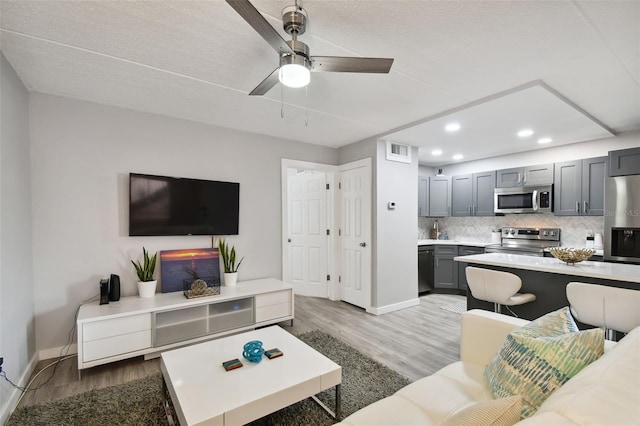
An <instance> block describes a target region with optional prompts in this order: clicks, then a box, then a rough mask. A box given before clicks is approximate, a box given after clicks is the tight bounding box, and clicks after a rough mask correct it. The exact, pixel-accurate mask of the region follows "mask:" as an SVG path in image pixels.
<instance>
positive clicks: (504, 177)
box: [496, 163, 553, 188]
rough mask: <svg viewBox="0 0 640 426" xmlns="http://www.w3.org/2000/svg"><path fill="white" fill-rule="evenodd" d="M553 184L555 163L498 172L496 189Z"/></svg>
mask: <svg viewBox="0 0 640 426" xmlns="http://www.w3.org/2000/svg"><path fill="white" fill-rule="evenodd" d="M551 184H553V163H550V164H540V165H537V166H527V167H514V168H511V169H502V170H498V171H497V172H496V188H512V187H514V186H525V185H529V186H533V185H551Z"/></svg>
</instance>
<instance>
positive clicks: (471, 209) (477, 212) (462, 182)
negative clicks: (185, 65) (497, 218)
mask: <svg viewBox="0 0 640 426" xmlns="http://www.w3.org/2000/svg"><path fill="white" fill-rule="evenodd" d="M495 183H496V172H495V171H490V172H483V173H473V174H468V175H460V176H454V177H453V178H452V182H451V216H493V215H494V213H493V189H494V188H495Z"/></svg>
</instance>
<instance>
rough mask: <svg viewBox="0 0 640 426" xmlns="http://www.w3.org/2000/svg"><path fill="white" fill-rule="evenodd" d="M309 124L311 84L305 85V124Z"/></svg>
mask: <svg viewBox="0 0 640 426" xmlns="http://www.w3.org/2000/svg"><path fill="white" fill-rule="evenodd" d="M308 125H309V86H304V126H305V127H307V126H308Z"/></svg>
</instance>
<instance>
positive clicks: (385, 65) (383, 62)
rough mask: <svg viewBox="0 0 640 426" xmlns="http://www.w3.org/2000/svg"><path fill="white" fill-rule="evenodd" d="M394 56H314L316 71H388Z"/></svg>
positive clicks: (312, 63)
mask: <svg viewBox="0 0 640 426" xmlns="http://www.w3.org/2000/svg"><path fill="white" fill-rule="evenodd" d="M391 64H393V58H356V57H342V56H312V57H311V71H314V72H368V73H388V72H389V71H390V70H391Z"/></svg>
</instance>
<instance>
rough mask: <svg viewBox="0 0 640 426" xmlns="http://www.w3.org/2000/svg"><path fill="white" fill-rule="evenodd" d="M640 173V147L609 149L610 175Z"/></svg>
mask: <svg viewBox="0 0 640 426" xmlns="http://www.w3.org/2000/svg"><path fill="white" fill-rule="evenodd" d="M626 175H640V148H629V149H621V150H618V151H609V176H626Z"/></svg>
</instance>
